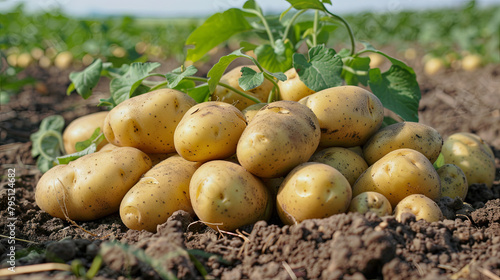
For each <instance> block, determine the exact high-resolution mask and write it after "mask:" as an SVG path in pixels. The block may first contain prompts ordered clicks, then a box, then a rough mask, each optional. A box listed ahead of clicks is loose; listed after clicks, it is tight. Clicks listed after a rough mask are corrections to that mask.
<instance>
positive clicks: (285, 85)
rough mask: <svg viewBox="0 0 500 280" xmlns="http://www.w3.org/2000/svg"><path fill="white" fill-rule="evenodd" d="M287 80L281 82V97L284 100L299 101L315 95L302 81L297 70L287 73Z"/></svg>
mask: <svg viewBox="0 0 500 280" xmlns="http://www.w3.org/2000/svg"><path fill="white" fill-rule="evenodd" d="M285 75H286V78H287V79H286V80H285V81H279V82H278V86H279V88H280V95H281V99H282V100H290V101H299V100H300V99H302V98H304V97H306V96H308V95H311V94H313V93H315V91H314V90H312V89H310V88H308V87H307V86H306V84H304V82H302V81H301V80H300V77H299V75H298V74H297V70H295V68H290V69H288V70H287V71H286V72H285Z"/></svg>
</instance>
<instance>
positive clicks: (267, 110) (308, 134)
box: [236, 100, 320, 178]
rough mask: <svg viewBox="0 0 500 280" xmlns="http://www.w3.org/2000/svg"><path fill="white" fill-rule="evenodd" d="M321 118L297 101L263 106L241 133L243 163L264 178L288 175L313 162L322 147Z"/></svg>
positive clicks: (238, 152) (239, 150) (237, 152)
mask: <svg viewBox="0 0 500 280" xmlns="http://www.w3.org/2000/svg"><path fill="white" fill-rule="evenodd" d="M319 139H320V130H319V123H318V119H317V118H316V116H315V115H314V113H313V112H312V111H311V110H310V109H309V108H307V107H306V106H304V105H302V104H300V103H298V102H295V101H285V100H282V101H276V102H272V103H269V104H268V105H266V106H265V107H263V108H262V109H261V110H260V111H259V112H258V113H257V114H256V115H255V117H254V118H253V120H252V121H251V122H250V123H249V124H248V126H247V128H246V129H245V130H244V131H243V133H242V134H241V137H240V140H239V142H238V146H237V148H236V155H237V157H238V160H239V162H240V164H241V165H242V166H243V167H244V168H245V169H246V170H248V171H250V172H251V173H252V174H254V175H257V176H259V177H263V178H273V177H280V176H284V175H285V174H286V173H288V172H289V171H290V170H292V169H293V168H294V167H295V166H297V165H299V164H301V163H304V162H306V161H307V160H309V158H310V157H311V155H312V154H313V153H314V151H315V150H316V148H317V147H318V143H319Z"/></svg>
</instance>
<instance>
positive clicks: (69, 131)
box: [62, 111, 108, 154]
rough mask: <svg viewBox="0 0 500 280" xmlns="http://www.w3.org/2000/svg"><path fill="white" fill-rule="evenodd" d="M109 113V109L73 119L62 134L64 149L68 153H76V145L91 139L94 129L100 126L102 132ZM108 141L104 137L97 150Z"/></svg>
mask: <svg viewBox="0 0 500 280" xmlns="http://www.w3.org/2000/svg"><path fill="white" fill-rule="evenodd" d="M107 115H108V111H103V112H97V113H92V114H88V115H85V116H83V117H79V118H77V119H75V120H73V121H72V122H71V123H70V124H69V125H68V126H67V127H66V128H65V129H64V132H63V135H62V138H63V143H64V150H66V153H67V154H73V153H76V152H77V151H76V149H75V145H76V143H78V142H82V141H85V140H87V139H89V138H90V137H91V136H92V134H93V133H94V131H95V130H96V129H97V128H98V127H99V128H100V129H101V132H102V130H103V127H104V119H105V118H106V116H107ZM107 143H108V141H107V140H106V139H103V140H102V141H101V143H99V145H97V150H98V151H99V150H100V149H101V148H102V147H103V146H104V145H106V144H107Z"/></svg>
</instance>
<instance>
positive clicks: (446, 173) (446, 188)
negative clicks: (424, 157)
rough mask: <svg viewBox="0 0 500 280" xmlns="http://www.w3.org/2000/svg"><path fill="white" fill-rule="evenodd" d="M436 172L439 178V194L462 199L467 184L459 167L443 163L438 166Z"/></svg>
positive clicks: (465, 192)
mask: <svg viewBox="0 0 500 280" xmlns="http://www.w3.org/2000/svg"><path fill="white" fill-rule="evenodd" d="M437 173H438V175H439V178H440V179H441V196H447V197H450V198H456V197H457V196H458V197H460V198H461V199H462V201H463V200H465V197H466V196H467V191H468V190H469V184H468V183H467V177H465V174H464V172H463V171H462V169H460V167H458V166H456V165H455V164H445V165H443V166H441V167H439V168H438V170H437Z"/></svg>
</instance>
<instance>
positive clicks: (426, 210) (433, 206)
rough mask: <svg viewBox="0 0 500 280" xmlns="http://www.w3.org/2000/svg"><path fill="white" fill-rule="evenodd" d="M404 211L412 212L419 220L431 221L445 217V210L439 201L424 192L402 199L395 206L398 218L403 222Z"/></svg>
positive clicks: (395, 213)
mask: <svg viewBox="0 0 500 280" xmlns="http://www.w3.org/2000/svg"><path fill="white" fill-rule="evenodd" d="M403 213H412V214H414V215H415V217H416V219H417V220H422V219H423V220H426V221H427V222H429V223H432V222H437V221H441V220H443V219H444V216H443V212H442V211H441V209H440V208H439V206H438V205H437V203H436V202H435V201H434V200H432V199H430V198H428V197H427V196H425V195H423V194H412V195H409V196H407V197H405V198H404V199H402V200H401V201H400V202H399V203H398V204H397V205H396V208H394V216H395V217H396V220H397V221H399V222H401V215H402V214H403Z"/></svg>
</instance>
